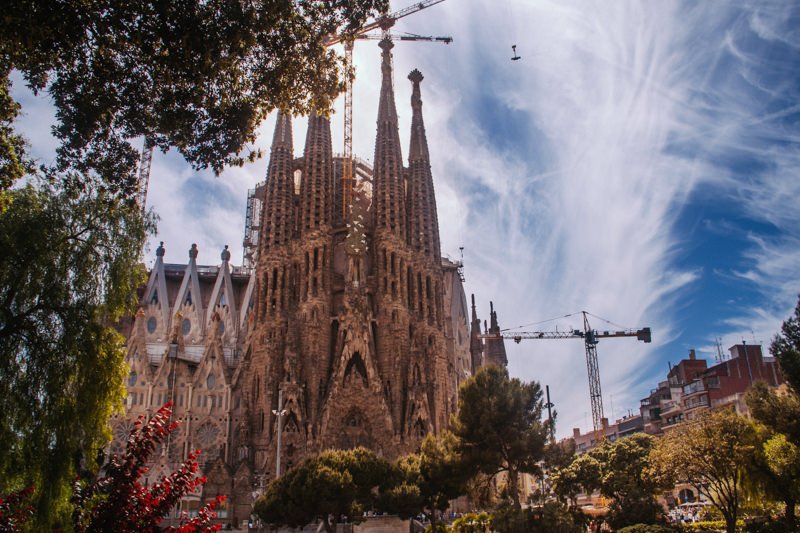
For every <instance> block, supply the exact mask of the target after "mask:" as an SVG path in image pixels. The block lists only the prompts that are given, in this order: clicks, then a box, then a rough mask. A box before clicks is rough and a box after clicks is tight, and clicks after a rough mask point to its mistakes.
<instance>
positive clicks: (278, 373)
mask: <svg viewBox="0 0 800 533" xmlns="http://www.w3.org/2000/svg"><path fill="white" fill-rule="evenodd" d="M380 47H381V49H382V85H381V93H380V104H379V109H378V120H377V135H376V138H375V155H374V159H373V165H372V167H370V166H369V165H367V164H366V163H363V162H360V161H359V162H357V163H356V167H357V168H356V169H355V170H356V176H357V179H356V180H355V184H354V185H353V186H352V187H350V188H349V189H350V192H348V187H346V185H347V184H346V183H343V179H344V178H343V176H344V174H345V173H344V172H343V160H342V158H339V157H334V154H333V151H332V144H331V129H330V123H329V121H328V119H327V118H326V117H324V116H320V115H316V114H312V115H311V117H310V118H309V121H308V132H307V134H306V142H305V149H304V151H303V155H302V156H301V157H295V154H294V146H293V143H292V121H291V118H290V117H289V116H288V115H286V114H283V113H280V114H279V115H278V118H277V123H276V125H275V133H274V137H273V140H272V149H271V156H270V161H269V167H268V173H267V177H266V181H265V182H264V183H263V184H261V185H260V186H259V187H258V188H257V189H256V190H255V194H254V195H253V198H251V201H250V202H249V204H248V205H249V209H250V210H252V213H250V215H251V216H250V218H249V220H250V222H252V226H253V227H252V228H250V227H248V231H247V235H246V243H245V244H246V249H247V244H248V242H249V243H251V244H252V247H251V248H250V250H251V253H250V257H249V258H248V259H247V260H246V265H245V266H243V267H235V266H232V265H231V263H230V256H231V254H230V252H229V251H228V250H227V247H226V249H225V250H224V251H223V252H222V255H221V264H219V265H216V266H201V265H198V263H197V258H198V249H197V248H196V246H192V248H191V249H190V250H189V251H188V262H186V263H179V264H176V263H167V262H166V258H167V253H166V250H165V247H164V246H163V243H162V245H161V246H159V248H158V250H157V251H156V256H157V257H156V262H155V265H154V267H153V269H152V271H151V273H150V277H149V282H148V284H147V287H146V289H145V290H144V293H143V297H142V302H141V307H140V309H139V311H138V313H137V315H136V317H135V318H134V319H133V320H132V321H131V324H130V326H129V328H128V331H127V332H126V333H127V335H128V344H127V349H128V354H127V361H128V364H129V365H130V374H129V376H128V379H127V387H128V398H127V403H126V414H125V415H120V416H117V417H115V418H114V419H113V420H112V425H113V434H114V440H113V442H112V451H115V452H116V451H120V450H121V449H122V447H123V446H124V443H125V441H126V440H127V437H128V435H129V433H130V431H131V430H132V428H133V425H134V422H135V420H136V419H137V417H138V416H139V415H145V416H147V415H149V414H152V413H153V412H155V411H156V410H157V409H158V408H159V407H161V406H162V405H163V404H164V403H166V402H168V401H171V402H173V404H174V411H173V418H174V419H175V420H177V421H179V422H180V425H179V426H178V429H177V430H176V432H175V433H173V434H172V436H171V437H170V440H169V441H168V442H167V443H166V444H165V445H164V446H162V449H161V450H159V452H158V453H157V458H156V462H155V464H154V465H153V466H152V468H151V469H150V471H149V473H148V474H147V480H146V482H148V483H152V482H153V480H154V479H158V478H160V477H161V476H163V475H164V474H165V473H167V472H171V471H172V470H174V469H175V467H176V465H177V464H179V463H180V462H181V461H182V460H183V459H184V458H185V457H186V455H187V453H188V452H189V451H191V450H195V449H200V450H201V451H202V452H201V456H200V459H199V461H200V467H201V469H202V471H203V473H204V474H205V475H206V476H207V477H208V482H207V484H206V485H205V486H204V487H203V491H202V493H201V494H197V495H192V496H191V497H190V498H189V500H188V501H186V502H184V503H183V504H182V510H185V511H189V512H191V511H192V510H193V509H196V508H197V507H199V506H201V505H202V504H203V502H205V501H208V500H211V499H213V498H214V496H216V495H218V494H225V495H227V496H228V503H227V506H226V507H225V508H224V509H221V514H220V518H221V519H222V520H223V521H229V522H230V523H232V524H233V525H238V524H240V523H241V522H242V521H243V520H247V519H248V518H249V517H250V512H251V506H252V502H253V499H254V498H255V497H256V496H257V495H258V493H259V490H261V489H263V487H264V486H265V484H266V483H268V482H269V481H270V480H271V479H274V477H275V475H276V472H285V471H286V470H287V469H288V468H291V467H292V466H293V465H294V464H297V463H298V462H299V461H301V460H302V459H303V458H304V457H307V456H309V455H310V454H313V453H317V452H319V451H322V450H325V449H328V448H351V447H355V446H365V447H367V448H370V449H372V450H374V451H375V452H376V453H378V454H379V455H382V456H384V457H387V458H390V459H391V458H395V457H397V456H399V455H401V454H403V453H408V452H413V451H415V450H416V448H417V447H418V445H419V443H420V441H421V439H422V438H423V437H424V436H425V435H426V434H428V433H434V434H437V433H439V432H440V431H442V430H443V429H444V428H445V427H446V426H447V424H448V421H449V419H450V416H451V415H452V414H453V413H454V411H455V409H456V406H457V395H458V386H459V383H460V382H461V381H463V380H465V379H466V378H467V377H469V376H470V375H472V374H473V373H474V372H475V371H476V370H477V368H479V367H480V366H482V365H484V364H488V363H495V364H500V365H504V364H505V363H506V358H505V350H504V347H503V345H502V341H500V342H492V343H483V342H481V338H480V335H481V333H482V329H481V323H480V321H479V320H478V317H477V314H476V311H475V301H474V297H473V299H472V306H471V312H470V310H469V309H468V307H467V298H466V295H465V293H464V289H463V285H462V281H463V280H462V276H461V265H460V264H459V263H456V262H453V261H450V260H448V259H444V258H442V256H441V251H440V245H439V227H438V219H437V213H436V199H435V195H434V185H433V176H432V174H431V165H430V158H429V152H428V142H427V139H426V135H425V127H424V124H423V116H422V97H421V91H420V85H421V82H422V79H423V76H422V74H421V73H420V72H419V71H417V70H414V71H413V72H411V74H410V75H409V76H408V79H409V80H410V82H411V84H412V88H413V91H412V96H411V108H412V122H411V138H410V145H409V150H408V164H407V165H405V164H404V161H403V159H402V154H401V142H400V136H399V131H398V120H397V110H396V107H395V98H394V89H393V85H392V72H391V48H392V43H391V41H388V40H384V41H382V42H381V43H380ZM247 263H249V264H247ZM470 315H471V316H470ZM487 328H488V329H489V330H490V332H491V331H499V329H498V325H497V317H496V313H495V312H494V310H492V312H491V317H490V324H489V325H486V324H484V330H485V329H487Z"/></svg>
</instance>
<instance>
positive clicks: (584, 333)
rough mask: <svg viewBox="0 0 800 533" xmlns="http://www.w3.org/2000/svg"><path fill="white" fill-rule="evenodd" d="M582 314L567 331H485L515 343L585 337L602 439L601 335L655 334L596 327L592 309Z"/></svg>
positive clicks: (591, 390)
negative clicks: (576, 326) (578, 325)
mask: <svg viewBox="0 0 800 533" xmlns="http://www.w3.org/2000/svg"><path fill="white" fill-rule="evenodd" d="M581 313H582V314H583V330H580V329H573V330H567V331H501V332H500V333H497V334H490V335H483V336H482V337H483V338H485V339H486V340H490V341H491V340H496V339H499V338H503V339H511V340H513V341H514V342H516V343H519V342H521V341H522V340H524V339H525V340H527V339H533V340H537V339H539V340H560V339H583V343H584V346H585V349H586V371H587V374H588V376H589V399H590V401H591V405H592V426H593V429H594V432H595V440H596V441H597V442H598V443H599V442H601V441H602V440H604V439H605V432H604V431H603V418H604V416H605V415H604V413H603V392H602V389H601V386H600V366H599V364H598V362H597V343H598V342H599V340H598V339H604V338H619V337H636V339H637V340H640V341H642V342H646V343H647V342H651V340H652V334H651V331H650V328H640V329H624V330H618V331H597V330H596V329H592V327H591V326H590V325H589V316H588V315H589V313H587V312H586V311H581Z"/></svg>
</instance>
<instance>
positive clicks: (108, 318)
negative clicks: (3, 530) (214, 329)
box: [0, 180, 150, 530]
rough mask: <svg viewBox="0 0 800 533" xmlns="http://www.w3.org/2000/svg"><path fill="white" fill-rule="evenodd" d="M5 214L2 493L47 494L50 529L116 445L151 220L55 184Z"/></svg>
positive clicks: (25, 195) (40, 512) (40, 511)
mask: <svg viewBox="0 0 800 533" xmlns="http://www.w3.org/2000/svg"><path fill="white" fill-rule="evenodd" d="M7 197H8V198H9V199H10V202H9V205H8V207H7V208H6V210H5V212H4V213H2V215H0V248H2V250H3V254H2V255H0V301H2V303H3V304H2V305H0V412H2V413H3V416H2V417H0V493H2V492H8V491H13V490H18V489H20V488H22V487H26V486H29V485H35V486H36V487H37V493H36V501H37V513H36V519H37V520H40V521H42V523H41V524H40V525H39V529H42V530H44V529H49V525H48V524H49V521H51V520H54V519H55V517H56V516H60V517H61V519H62V520H63V519H64V517H65V516H67V514H68V510H67V509H66V502H67V499H68V496H69V481H70V480H71V479H72V478H73V477H74V475H75V474H76V472H77V469H78V468H80V467H86V466H91V464H92V462H93V460H94V458H95V455H96V452H97V450H99V449H100V448H102V447H103V446H105V444H106V443H107V442H108V438H109V436H110V435H109V430H108V418H109V416H110V415H111V414H112V412H113V411H114V409H116V408H119V407H121V405H122V403H121V402H122V398H123V396H124V393H125V389H124V387H123V379H124V375H125V373H126V371H125V365H124V362H123V356H124V350H123V338H122V336H121V335H120V334H119V333H118V332H117V330H116V329H115V328H114V327H113V325H114V323H115V322H116V321H117V320H119V319H120V318H121V317H122V315H123V314H125V313H132V312H133V310H134V309H135V305H136V288H137V287H138V286H140V285H141V284H142V283H143V282H144V280H145V277H144V276H145V274H144V271H143V269H142V268H141V266H140V265H139V263H138V258H139V253H140V250H141V249H142V244H143V242H144V238H145V234H146V232H147V230H148V227H149V224H150V223H149V222H144V221H143V220H142V218H141V214H140V213H139V212H138V208H136V207H135V206H134V207H132V206H130V205H128V204H127V203H125V202H121V201H119V200H118V199H115V198H113V197H110V196H109V195H107V194H105V193H104V192H102V191H101V190H98V189H90V188H87V189H85V191H84V192H83V193H80V194H79V193H77V192H76V191H65V190H64V189H63V188H61V187H59V186H57V185H54V184H52V183H50V182H47V181H45V180H41V181H39V182H38V183H37V187H34V186H33V185H29V186H26V187H23V188H21V189H14V190H11V191H8V196H7Z"/></svg>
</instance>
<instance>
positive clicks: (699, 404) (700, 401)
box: [684, 396, 711, 411]
mask: <svg viewBox="0 0 800 533" xmlns="http://www.w3.org/2000/svg"><path fill="white" fill-rule="evenodd" d="M710 405H711V404H710V403H709V401H708V396H699V397H695V398H690V399H688V400H686V401H685V402H684V408H685V409H686V410H687V411H690V410H692V409H700V408H706V407H709V406H710Z"/></svg>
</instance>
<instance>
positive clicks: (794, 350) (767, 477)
mask: <svg viewBox="0 0 800 533" xmlns="http://www.w3.org/2000/svg"><path fill="white" fill-rule="evenodd" d="M770 352H771V353H772V355H773V356H775V358H776V359H777V360H778V362H779V363H780V366H781V370H782V372H783V374H784V377H785V378H786V380H787V383H788V385H789V388H788V390H786V391H783V392H777V391H775V390H773V389H771V388H770V387H768V386H767V385H766V384H765V383H763V382H759V383H756V384H755V385H754V386H753V388H752V389H751V390H750V391H748V393H747V396H746V399H747V405H748V407H749V408H750V412H751V413H752V415H753V419H754V420H756V421H757V422H758V423H759V424H760V427H759V430H760V433H761V438H760V442H761V445H760V446H759V447H758V448H757V449H756V454H755V465H756V469H755V478H756V480H757V481H759V482H760V485H761V487H763V488H764V489H765V491H766V492H767V493H768V494H770V495H772V496H774V497H776V498H777V499H779V500H780V501H782V502H783V503H784V505H785V513H784V520H785V522H786V525H787V527H788V528H789V530H794V529H795V527H796V521H797V520H796V517H795V505H796V504H797V502H798V501H800V447H798V445H799V444H800V301H798V305H797V307H796V308H795V311H794V316H793V317H791V318H789V319H787V320H786V321H785V322H784V323H783V326H782V328H781V332H780V333H778V335H776V336H775V338H774V339H773V341H772V344H771V345H770Z"/></svg>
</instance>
